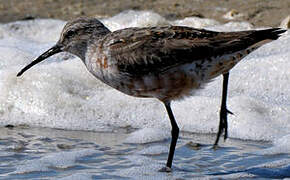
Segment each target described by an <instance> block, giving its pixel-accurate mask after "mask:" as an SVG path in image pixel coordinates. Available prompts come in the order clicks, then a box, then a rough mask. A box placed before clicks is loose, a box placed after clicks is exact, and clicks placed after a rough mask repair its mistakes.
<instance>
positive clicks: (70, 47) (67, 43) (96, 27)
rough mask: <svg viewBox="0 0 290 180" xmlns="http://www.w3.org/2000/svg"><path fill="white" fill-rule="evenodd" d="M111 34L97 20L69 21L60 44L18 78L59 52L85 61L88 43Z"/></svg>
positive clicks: (29, 66) (20, 73) (19, 74)
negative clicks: (70, 54)
mask: <svg viewBox="0 0 290 180" xmlns="http://www.w3.org/2000/svg"><path fill="white" fill-rule="evenodd" d="M109 32H110V30H109V29H108V28H106V27H105V26H104V25H103V24H102V23H101V22H100V21H99V20H97V19H95V18H78V19H76V20H73V21H69V22H68V23H67V24H66V25H65V26H64V28H63V30H62V32H61V35H60V38H59V40H58V42H57V43H56V44H55V45H54V46H53V47H51V48H50V49H48V50H47V51H46V52H44V53H43V54H42V55H40V56H39V57H38V58H36V59H35V60H34V61H32V62H31V63H30V64H28V65H27V66H26V67H24V68H23V69H22V70H21V71H20V72H19V73H18V74H17V76H21V75H22V74H23V73H24V72H25V71H27V70H28V69H30V68H31V67H32V66H34V65H35V64H37V63H39V62H41V61H43V60H45V59H47V58H48V57H50V56H52V55H54V54H57V53H59V52H64V51H65V52H69V53H72V54H74V55H76V56H78V57H79V58H81V59H82V60H83V61H84V59H85V53H86V50H87V44H88V42H89V41H90V40H91V39H97V38H100V37H102V36H104V35H106V34H107V33H109Z"/></svg>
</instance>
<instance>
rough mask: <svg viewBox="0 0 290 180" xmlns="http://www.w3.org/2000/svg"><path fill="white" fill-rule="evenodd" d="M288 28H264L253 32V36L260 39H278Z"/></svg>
mask: <svg viewBox="0 0 290 180" xmlns="http://www.w3.org/2000/svg"><path fill="white" fill-rule="evenodd" d="M286 31H287V30H285V29H281V28H271V29H263V30H257V31H256V32H255V33H253V36H255V38H256V39H258V40H261V41H262V40H266V39H269V40H276V39H278V38H279V37H280V36H281V34H283V33H284V32H286Z"/></svg>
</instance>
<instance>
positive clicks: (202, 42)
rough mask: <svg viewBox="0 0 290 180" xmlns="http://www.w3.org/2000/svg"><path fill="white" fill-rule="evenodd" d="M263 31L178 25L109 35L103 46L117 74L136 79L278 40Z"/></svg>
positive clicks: (269, 31)
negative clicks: (222, 29)
mask: <svg viewBox="0 0 290 180" xmlns="http://www.w3.org/2000/svg"><path fill="white" fill-rule="evenodd" d="M277 30H279V29H276V31H277ZM262 31H264V32H261V31H241V32H214V31H208V30H203V29H194V28H189V27H181V26H170V27H153V28H128V29H123V30H119V31H115V32H113V33H110V35H109V36H107V37H105V38H104V41H103V46H104V48H106V52H107V53H108V55H109V56H110V57H111V59H112V60H114V61H115V62H116V64H117V66H118V68H119V70H120V72H124V73H128V74H132V75H134V76H136V75H144V74H148V73H161V72H163V71H166V70H167V69H170V68H172V67H175V66H178V65H182V64H186V63H191V62H193V61H196V60H202V59H208V58H211V57H217V56H222V55H224V54H231V53H233V52H237V51H240V50H243V49H246V48H248V47H250V46H252V45H253V44H256V43H258V42H260V41H262V40H265V39H277V38H278V33H276V36H277V37H273V36H274V35H272V36H270V35H267V34H269V33H271V32H272V34H273V32H274V29H271V30H268V31H267V30H262ZM280 33H281V32H280ZM280 33H279V34H280ZM263 34H264V35H263ZM265 34H266V35H265Z"/></svg>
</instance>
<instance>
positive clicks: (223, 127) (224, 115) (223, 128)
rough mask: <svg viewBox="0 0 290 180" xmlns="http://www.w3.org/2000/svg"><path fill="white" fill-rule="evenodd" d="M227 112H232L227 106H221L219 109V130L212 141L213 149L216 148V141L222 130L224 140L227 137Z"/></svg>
mask: <svg viewBox="0 0 290 180" xmlns="http://www.w3.org/2000/svg"><path fill="white" fill-rule="evenodd" d="M228 114H232V115H233V114H234V113H232V112H231V111H229V110H228V109H227V108H222V109H221V111H220V124H219V130H218V133H217V137H216V141H215V143H214V146H213V149H217V148H218V142H219V138H220V136H221V135H222V133H223V132H224V140H226V139H227V138H228Z"/></svg>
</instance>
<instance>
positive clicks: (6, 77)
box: [0, 11, 290, 153]
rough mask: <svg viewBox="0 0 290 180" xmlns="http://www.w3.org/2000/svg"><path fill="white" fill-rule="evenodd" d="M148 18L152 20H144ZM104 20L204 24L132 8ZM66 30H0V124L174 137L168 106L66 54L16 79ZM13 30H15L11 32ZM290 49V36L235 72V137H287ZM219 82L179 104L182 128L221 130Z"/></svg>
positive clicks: (50, 26)
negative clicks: (106, 79)
mask: <svg viewBox="0 0 290 180" xmlns="http://www.w3.org/2000/svg"><path fill="white" fill-rule="evenodd" d="M145 16H146V18H147V19H145V20H141V19H142V18H143V17H145ZM102 21H103V22H105V23H106V24H108V25H109V26H110V28H111V29H120V28H125V27H132V26H138V27H140V26H155V25H158V24H162V25H164V24H174V23H177V22H179V23H180V24H182V23H183V25H189V26H193V24H195V21H196V23H197V24H198V23H199V24H200V23H202V19H196V18H188V19H183V20H179V21H172V22H171V21H168V20H165V19H164V18H162V17H161V16H160V15H158V14H156V13H152V12H147V11H141V12H138V11H137V12H136V11H127V12H125V13H122V14H119V15H117V16H115V17H112V18H107V19H103V20H102ZM204 21H205V22H204V24H206V25H202V26H206V28H209V29H215V30H245V29H250V28H252V26H250V24H248V23H243V22H242V23H238V22H235V23H227V24H224V25H222V24H220V25H217V23H216V22H215V21H212V22H211V21H210V20H204ZM181 22H182V23H181ZM14 24H15V25H14ZM63 25H64V22H63V21H56V20H49V19H47V20H33V21H22V22H14V23H9V24H2V25H0V37H1V39H0V62H1V63H0V94H1V96H0V125H7V124H15V125H17V124H28V125H30V126H41V127H51V128H63V129H71V130H94V131H112V130H114V129H118V128H120V127H124V128H126V127H132V128H138V129H140V130H139V131H137V132H134V133H133V134H131V135H129V137H128V139H127V141H128V142H132V143H146V142H152V141H160V140H164V139H166V138H168V137H170V129H171V127H170V121H169V119H168V117H167V114H166V111H165V108H164V106H163V105H162V103H160V102H159V101H157V100H155V99H142V98H134V97H129V96H127V95H124V94H122V93H120V92H118V91H116V90H113V89H112V88H110V87H108V86H106V85H104V84H103V83H101V82H100V81H98V80H96V79H95V78H93V76H92V75H90V74H89V73H88V72H87V70H86V69H85V67H84V65H83V64H82V62H81V61H80V60H79V59H78V58H75V57H72V56H70V55H68V54H65V53H64V54H59V55H56V56H52V57H51V58H50V59H49V60H47V61H45V62H44V63H41V64H39V65H37V66H35V67H33V68H32V69H31V70H29V71H28V72H26V73H25V74H24V75H23V76H22V77H20V78H16V74H17V72H18V71H19V70H20V69H21V68H23V66H24V65H25V64H27V63H28V62H31V61H32V60H33V59H34V58H35V57H37V56H38V55H40V54H41V53H42V52H43V51H45V50H46V49H48V48H49V47H50V46H52V45H53V44H55V42H56V40H57V37H58V36H59V33H60V31H61V28H62V27H63ZM14 26H15V27H17V30H15V28H14V29H13V28H11V27H14ZM34 35H35V36H34ZM289 46H290V35H289V34H288V33H286V34H285V35H284V36H283V37H282V38H281V39H279V40H277V41H275V42H272V43H269V44H267V45H265V46H263V47H262V48H260V49H258V50H257V51H255V52H254V53H252V54H251V55H249V56H248V57H247V58H245V59H244V60H243V61H242V62H240V63H239V64H238V65H237V66H236V67H235V68H234V69H233V70H232V71H231V74H230V83H229V99H228V108H229V109H230V110H231V111H233V112H234V114H235V115H234V116H232V115H229V117H228V119H229V136H230V137H232V138H240V139H251V140H270V141H274V140H275V139H277V138H279V137H282V136H285V137H289V134H290V112H289V111H290V103H289V102H290V83H289V82H290V71H289V69H290V61H289V57H290V51H289ZM64 60H65V61H64ZM221 84H222V81H221V78H220V77H219V78H217V79H216V80H215V81H213V82H212V83H210V84H209V85H208V86H206V87H205V89H203V90H202V91H199V92H197V93H196V96H194V97H190V98H187V99H185V100H184V101H179V102H173V104H172V109H173V112H174V114H175V116H176V121H177V122H178V125H179V127H180V129H181V130H182V131H188V132H199V133H216V132H217V128H218V121H219V120H218V117H219V115H218V112H219V107H220V100H221ZM145 134H151V135H150V137H148V136H147V135H145ZM283 142H284V141H283ZM284 143H285V146H284V145H283V147H289V144H290V143H289V142H286V141H285V142H284ZM282 149H283V148H282ZM284 150H285V151H286V150H287V151H288V150H289V149H288V148H284ZM284 150H281V151H284ZM281 151H279V152H281ZM286 153H287V152H286Z"/></svg>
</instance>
